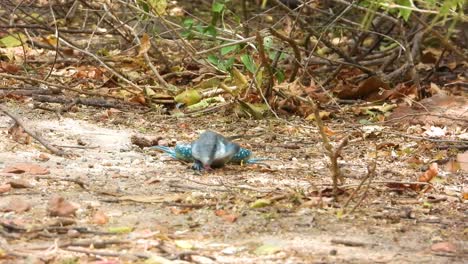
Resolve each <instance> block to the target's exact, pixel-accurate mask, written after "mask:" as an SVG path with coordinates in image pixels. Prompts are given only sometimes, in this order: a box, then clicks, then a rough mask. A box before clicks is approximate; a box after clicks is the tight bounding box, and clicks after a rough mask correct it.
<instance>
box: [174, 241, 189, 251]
mask: <svg viewBox="0 0 468 264" xmlns="http://www.w3.org/2000/svg"><path fill="white" fill-rule="evenodd" d="M175 245H176V246H177V247H178V248H182V249H192V248H193V245H192V243H190V242H188V241H185V240H176V241H175Z"/></svg>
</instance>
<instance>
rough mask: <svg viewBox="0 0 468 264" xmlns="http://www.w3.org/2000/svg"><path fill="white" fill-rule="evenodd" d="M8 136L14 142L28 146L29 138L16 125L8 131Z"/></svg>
mask: <svg viewBox="0 0 468 264" xmlns="http://www.w3.org/2000/svg"><path fill="white" fill-rule="evenodd" d="M8 134H10V135H11V137H12V138H13V140H14V141H16V142H18V143H21V144H25V145H28V144H30V143H31V136H30V135H29V134H28V133H26V132H24V129H23V128H22V127H21V126H20V125H18V123H15V124H14V125H13V126H12V127H10V128H9V129H8Z"/></svg>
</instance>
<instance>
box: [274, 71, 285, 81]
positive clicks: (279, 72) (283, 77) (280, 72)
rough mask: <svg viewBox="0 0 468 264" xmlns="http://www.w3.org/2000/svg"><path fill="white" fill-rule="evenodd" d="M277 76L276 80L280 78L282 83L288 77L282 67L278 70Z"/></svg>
mask: <svg viewBox="0 0 468 264" xmlns="http://www.w3.org/2000/svg"><path fill="white" fill-rule="evenodd" d="M275 77H276V80H278V83H282V82H283V81H284V80H285V79H286V75H285V74H284V71H282V70H281V69H277V70H276V72H275Z"/></svg>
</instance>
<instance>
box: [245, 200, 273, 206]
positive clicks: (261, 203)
mask: <svg viewBox="0 0 468 264" xmlns="http://www.w3.org/2000/svg"><path fill="white" fill-rule="evenodd" d="M270 204H271V201H270V200H268V199H258V200H256V201H255V202H253V203H251V204H250V208H262V207H266V206H269V205H270Z"/></svg>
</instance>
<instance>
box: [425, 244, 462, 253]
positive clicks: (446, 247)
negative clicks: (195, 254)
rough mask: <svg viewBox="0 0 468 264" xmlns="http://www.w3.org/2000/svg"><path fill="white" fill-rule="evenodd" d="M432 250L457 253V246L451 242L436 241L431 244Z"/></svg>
mask: <svg viewBox="0 0 468 264" xmlns="http://www.w3.org/2000/svg"><path fill="white" fill-rule="evenodd" d="M431 250H432V251H437V252H449V253H455V252H457V246H455V245H454V244H453V243H450V242H440V243H435V244H433V245H432V246H431Z"/></svg>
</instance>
